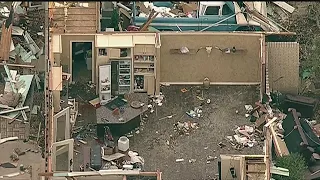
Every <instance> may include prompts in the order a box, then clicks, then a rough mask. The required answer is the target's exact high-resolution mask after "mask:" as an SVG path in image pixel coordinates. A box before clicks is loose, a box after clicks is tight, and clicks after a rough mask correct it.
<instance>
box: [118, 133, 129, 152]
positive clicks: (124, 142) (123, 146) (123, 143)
mask: <svg viewBox="0 0 320 180" xmlns="http://www.w3.org/2000/svg"><path fill="white" fill-rule="evenodd" d="M118 149H119V150H120V151H127V150H128V149H129V139H128V138H127V137H126V136H121V137H120V138H119V140H118Z"/></svg>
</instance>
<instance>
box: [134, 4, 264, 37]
mask: <svg viewBox="0 0 320 180" xmlns="http://www.w3.org/2000/svg"><path fill="white" fill-rule="evenodd" d="M132 9H133V10H132V24H133V25H134V26H142V25H143V24H144V23H146V22H147V21H148V16H149V15H150V14H151V12H152V11H155V12H157V13H158V15H157V16H156V17H155V18H154V19H153V20H151V23H150V26H152V27H154V28H156V29H158V30H159V31H262V28H261V26H260V24H259V23H258V22H255V21H252V20H250V19H248V18H247V15H245V13H244V11H245V8H244V7H243V4H241V3H239V4H238V2H234V1H198V2H189V3H187V2H179V3H176V4H174V3H172V2H171V1H154V2H133V7H132Z"/></svg>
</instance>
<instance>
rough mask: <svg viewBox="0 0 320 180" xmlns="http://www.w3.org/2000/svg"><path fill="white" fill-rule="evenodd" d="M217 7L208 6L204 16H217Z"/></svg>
mask: <svg viewBox="0 0 320 180" xmlns="http://www.w3.org/2000/svg"><path fill="white" fill-rule="evenodd" d="M219 9H220V7H219V6H208V7H207V9H206V12H205V15H219Z"/></svg>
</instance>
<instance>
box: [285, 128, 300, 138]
mask: <svg viewBox="0 0 320 180" xmlns="http://www.w3.org/2000/svg"><path fill="white" fill-rule="evenodd" d="M296 129H297V126H294V128H293V129H292V130H291V131H290V132H289V133H288V134H287V135H286V136H284V137H283V139H284V138H287V137H288V136H289V135H290V134H291V133H292V132H293V131H294V130H296Z"/></svg>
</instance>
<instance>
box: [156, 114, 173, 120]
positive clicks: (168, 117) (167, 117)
mask: <svg viewBox="0 0 320 180" xmlns="http://www.w3.org/2000/svg"><path fill="white" fill-rule="evenodd" d="M175 115H176V114H172V115H169V116H166V117H163V118H160V119H159V120H164V119H171V118H172V117H173V116H175Z"/></svg>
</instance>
